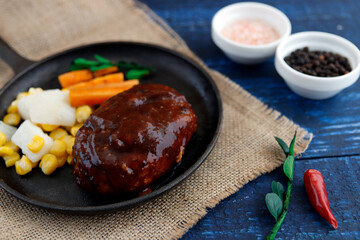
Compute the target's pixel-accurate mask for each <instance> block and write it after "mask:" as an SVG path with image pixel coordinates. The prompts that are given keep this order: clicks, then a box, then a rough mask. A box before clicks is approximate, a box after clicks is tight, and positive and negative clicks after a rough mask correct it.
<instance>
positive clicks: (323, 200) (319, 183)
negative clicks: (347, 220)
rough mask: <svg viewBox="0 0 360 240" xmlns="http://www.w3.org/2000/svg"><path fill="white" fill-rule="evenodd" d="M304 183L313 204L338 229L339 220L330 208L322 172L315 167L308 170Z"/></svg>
mask: <svg viewBox="0 0 360 240" xmlns="http://www.w3.org/2000/svg"><path fill="white" fill-rule="evenodd" d="M304 183H305V189H306V193H307V195H308V197H309V200H310V203H311V205H312V206H313V207H314V208H315V210H316V211H317V212H318V213H319V214H320V215H321V216H322V217H323V218H324V219H326V220H327V221H328V222H329V223H330V224H331V225H332V226H333V227H334V228H335V229H336V228H337V221H336V219H335V217H334V215H333V214H332V212H331V210H330V206H329V200H328V196H327V192H326V187H325V182H324V179H323V176H322V175H321V173H320V172H319V171H318V170H315V169H309V170H307V171H306V172H305V174H304Z"/></svg>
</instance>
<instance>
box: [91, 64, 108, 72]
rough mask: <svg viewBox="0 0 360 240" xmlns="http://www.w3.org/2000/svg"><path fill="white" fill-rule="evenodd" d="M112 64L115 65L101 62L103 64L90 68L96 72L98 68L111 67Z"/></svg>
mask: <svg viewBox="0 0 360 240" xmlns="http://www.w3.org/2000/svg"><path fill="white" fill-rule="evenodd" d="M112 66H114V65H113V64H108V63H106V64H101V65H98V66H91V67H90V68H89V69H90V71H92V72H95V71H97V70H101V69H105V68H109V67H112Z"/></svg>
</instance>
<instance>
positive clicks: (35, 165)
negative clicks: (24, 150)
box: [30, 161, 40, 168]
mask: <svg viewBox="0 0 360 240" xmlns="http://www.w3.org/2000/svg"><path fill="white" fill-rule="evenodd" d="M39 162H40V161H37V162H32V161H30V163H31V167H32V168H36V167H37V165H38V163H39Z"/></svg>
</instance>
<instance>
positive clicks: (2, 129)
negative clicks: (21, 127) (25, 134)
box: [0, 121, 17, 141]
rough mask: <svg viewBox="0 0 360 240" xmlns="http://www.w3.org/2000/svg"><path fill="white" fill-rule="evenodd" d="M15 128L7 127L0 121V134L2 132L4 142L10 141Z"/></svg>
mask: <svg viewBox="0 0 360 240" xmlns="http://www.w3.org/2000/svg"><path fill="white" fill-rule="evenodd" d="M16 129H17V128H16V127H13V126H10V125H7V124H6V123H4V122H3V121H0V132H2V133H3V134H5V136H6V141H10V139H11V137H12V136H13V135H14V133H15V132H16Z"/></svg>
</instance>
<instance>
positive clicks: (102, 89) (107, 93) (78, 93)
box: [69, 80, 139, 107]
mask: <svg viewBox="0 0 360 240" xmlns="http://www.w3.org/2000/svg"><path fill="white" fill-rule="evenodd" d="M138 84H139V81H138V80H129V81H126V82H122V83H110V84H102V85H98V86H96V87H91V88H76V89H70V90H69V91H70V94H69V95H70V105H71V106H73V107H77V106H82V105H90V106H93V105H98V104H102V103H103V102H105V101H106V100H107V99H109V98H110V97H112V96H115V95H116V94H118V93H121V92H124V91H126V90H128V89H130V88H132V87H133V86H135V85H138Z"/></svg>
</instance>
